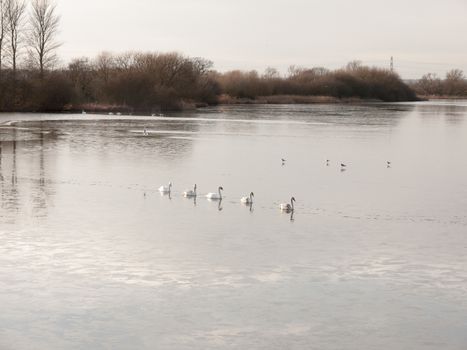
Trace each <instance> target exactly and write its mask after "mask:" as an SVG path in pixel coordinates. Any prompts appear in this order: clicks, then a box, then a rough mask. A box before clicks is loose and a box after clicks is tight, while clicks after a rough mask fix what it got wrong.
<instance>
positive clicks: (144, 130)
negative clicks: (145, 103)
mask: <svg viewBox="0 0 467 350" xmlns="http://www.w3.org/2000/svg"><path fill="white" fill-rule="evenodd" d="M143 135H144V136H148V130H147V129H146V127H144V129H143Z"/></svg>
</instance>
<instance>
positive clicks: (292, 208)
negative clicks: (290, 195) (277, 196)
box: [290, 199, 294, 210]
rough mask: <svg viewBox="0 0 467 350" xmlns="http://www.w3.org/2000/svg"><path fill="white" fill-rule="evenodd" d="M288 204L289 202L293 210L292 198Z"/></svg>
mask: <svg viewBox="0 0 467 350" xmlns="http://www.w3.org/2000/svg"><path fill="white" fill-rule="evenodd" d="M290 204H291V206H292V210H294V207H293V200H292V199H291V200H290Z"/></svg>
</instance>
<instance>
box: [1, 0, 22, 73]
mask: <svg viewBox="0 0 467 350" xmlns="http://www.w3.org/2000/svg"><path fill="white" fill-rule="evenodd" d="M5 5H6V13H5V15H6V22H7V23H6V25H7V30H8V36H9V40H10V43H9V44H10V59H11V66H12V69H13V73H15V72H16V63H17V59H18V54H19V45H20V44H21V40H22V35H21V34H22V31H23V19H24V14H25V11H26V3H25V2H24V0H6V3H5Z"/></svg>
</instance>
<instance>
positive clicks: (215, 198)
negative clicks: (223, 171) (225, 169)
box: [206, 186, 224, 200]
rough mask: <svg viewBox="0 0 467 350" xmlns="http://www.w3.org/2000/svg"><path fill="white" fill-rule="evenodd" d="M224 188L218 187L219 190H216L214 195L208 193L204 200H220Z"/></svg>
mask: <svg viewBox="0 0 467 350" xmlns="http://www.w3.org/2000/svg"><path fill="white" fill-rule="evenodd" d="M223 190H224V188H223V187H222V186H219V188H218V189H217V191H218V193H214V192H211V193H208V194H207V195H206V198H207V199H211V200H222V192H221V191H223Z"/></svg>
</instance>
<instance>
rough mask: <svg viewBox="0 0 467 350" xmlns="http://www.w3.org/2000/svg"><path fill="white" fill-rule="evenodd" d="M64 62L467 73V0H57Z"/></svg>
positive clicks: (405, 73) (413, 74) (409, 73)
mask: <svg viewBox="0 0 467 350" xmlns="http://www.w3.org/2000/svg"><path fill="white" fill-rule="evenodd" d="M57 3H58V10H59V12H60V14H61V16H62V22H61V34H60V40H61V41H62V42H63V46H62V47H61V49H60V50H61V56H62V57H63V58H64V60H65V61H66V60H69V59H70V58H71V57H77V56H94V55H95V54H97V53H98V52H100V51H112V52H122V51H128V50H142V51H179V52H181V53H184V54H186V55H190V56H202V57H205V58H208V59H211V60H212V61H214V63H215V68H216V69H219V70H222V71H224V70H230V69H236V68H239V69H257V70H259V71H263V70H264V69H265V68H266V67H267V66H272V67H276V68H278V69H280V70H281V71H286V69H287V67H288V66H289V65H292V64H295V65H298V66H306V67H311V66H325V67H328V68H337V67H341V66H343V65H344V64H345V63H346V62H348V61H350V60H354V59H358V60H361V61H363V62H364V63H366V64H369V65H378V66H386V67H388V66H389V59H390V56H391V55H392V56H394V60H395V68H396V70H397V71H398V72H399V73H400V74H401V75H402V77H404V78H417V77H420V76H421V75H422V74H424V73H426V72H435V73H438V74H440V75H444V73H445V72H446V71H447V70H448V69H450V68H460V69H463V70H464V71H465V72H466V73H467V0H443V1H441V0H392V1H386V0H385V1H383V0H319V1H318V0H288V1H285V0H165V1H162V0H133V1H129V0H79V1H77V0H57Z"/></svg>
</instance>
